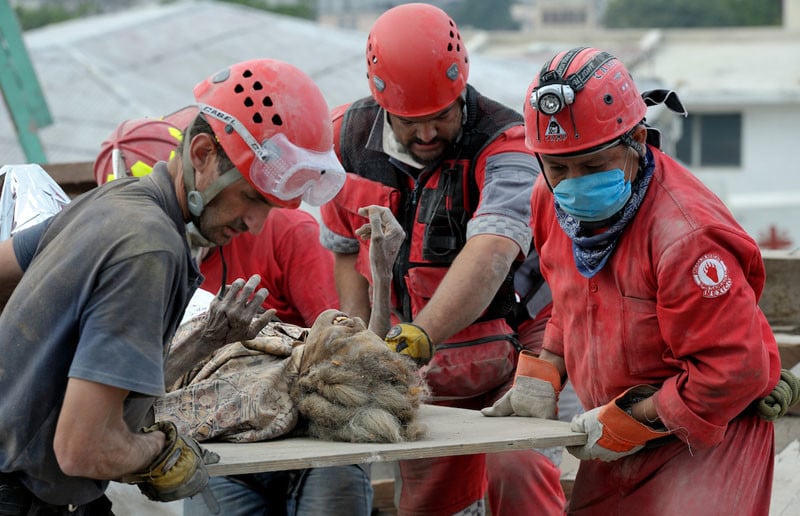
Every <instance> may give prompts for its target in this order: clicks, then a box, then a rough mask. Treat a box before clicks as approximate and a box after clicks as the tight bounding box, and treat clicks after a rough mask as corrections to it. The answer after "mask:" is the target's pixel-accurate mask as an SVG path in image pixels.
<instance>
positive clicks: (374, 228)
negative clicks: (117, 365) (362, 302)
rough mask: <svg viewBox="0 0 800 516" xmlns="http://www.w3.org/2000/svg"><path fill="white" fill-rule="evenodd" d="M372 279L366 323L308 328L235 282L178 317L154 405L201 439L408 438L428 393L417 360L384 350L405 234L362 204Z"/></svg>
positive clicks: (328, 320) (416, 432)
mask: <svg viewBox="0 0 800 516" xmlns="http://www.w3.org/2000/svg"><path fill="white" fill-rule="evenodd" d="M362 214H363V215H365V216H368V217H369V220H370V222H369V224H365V225H364V226H363V227H362V228H360V230H359V236H360V237H361V238H365V239H366V238H369V239H370V265H371V269H372V274H373V277H374V279H375V281H374V289H373V292H372V296H373V310H372V314H371V317H370V323H369V327H367V326H366V325H365V324H364V322H363V321H362V320H361V319H359V318H350V317H348V316H347V314H344V313H342V312H340V311H338V310H327V311H325V312H323V313H322V314H320V315H319V317H318V318H317V320H316V321H315V322H314V324H313V325H312V327H311V328H308V329H306V328H301V327H297V326H294V325H290V324H284V323H281V322H267V321H269V319H271V318H272V315H273V313H274V312H273V311H268V312H266V313H263V314H259V313H258V312H259V309H260V306H261V303H262V302H263V300H264V296H265V295H266V292H260V293H256V294H255V295H254V294H253V291H254V289H255V286H256V285H257V283H258V279H257V278H256V279H255V280H254V279H253V278H251V280H250V281H248V282H247V283H244V282H243V280H237V281H236V282H234V283H233V285H231V287H230V288H228V289H227V292H226V293H225V294H224V295H223V296H222V297H221V298H219V297H218V298H215V299H214V301H212V303H211V304H210V306H209V309H208V311H207V312H203V313H200V314H198V315H196V316H195V317H193V318H191V319H190V320H188V321H187V322H186V323H184V324H183V325H182V326H181V327H180V328H179V329H178V332H177V333H176V334H175V337H174V339H173V342H172V345H171V347H170V355H169V358H168V360H167V369H166V374H167V386H168V391H169V392H168V394H167V395H166V396H164V397H163V398H160V399H159V400H158V401H157V402H156V404H155V416H156V420H159V421H161V420H169V421H172V422H174V423H175V424H176V426H177V427H178V429H179V431H181V432H184V433H186V434H188V435H190V436H192V437H194V438H195V439H196V440H198V441H206V440H222V441H232V442H251V441H262V440H265V439H271V438H275V437H279V436H283V435H286V434H289V433H290V432H291V433H293V434H294V435H297V434H301V435H302V434H304V435H310V436H313V437H318V438H320V439H327V440H338V441H352V442H401V441H410V440H415V439H418V438H419V437H421V435H422V434H423V431H424V429H423V427H422V426H421V425H420V424H418V423H417V422H416V419H415V416H416V412H417V409H418V408H419V405H420V403H421V402H422V401H423V399H424V397H425V396H426V395H427V393H428V390H427V387H426V385H425V383H424V380H423V379H422V378H421V376H420V374H419V372H418V371H417V368H416V365H415V364H414V362H413V361H412V360H411V359H409V358H408V357H405V356H404V355H400V354H398V353H395V352H392V351H390V350H389V349H388V348H387V347H386V345H385V343H384V341H383V339H382V336H383V335H385V334H386V331H387V330H388V328H389V284H390V282H391V270H392V265H393V263H394V260H395V258H396V256H397V252H398V250H399V248H400V245H401V243H402V241H403V238H404V237H405V235H404V232H403V230H402V228H401V227H400V225H399V224H398V223H397V221H396V220H395V219H394V217H393V216H392V214H391V212H390V211H389V210H387V209H385V208H381V207H377V206H373V207H368V208H364V209H362Z"/></svg>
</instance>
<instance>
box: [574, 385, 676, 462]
mask: <svg viewBox="0 0 800 516" xmlns="http://www.w3.org/2000/svg"><path fill="white" fill-rule="evenodd" d="M656 390H657V389H656V388H655V387H652V386H649V385H637V386H636V387H632V388H630V389H628V390H627V391H625V392H624V393H622V394H621V395H620V396H617V397H616V398H614V399H613V400H611V402H610V403H607V404H605V405H603V406H602V407H597V408H594V409H592V410H590V411H589V412H586V413H583V414H580V415H578V416H576V417H575V419H573V420H572V425H571V427H570V430H572V431H573V432H580V433H585V434H588V438H587V441H586V444H585V445H583V446H567V451H569V452H570V453H571V454H572V455H574V456H575V457H577V458H579V459H581V460H594V459H597V460H602V461H603V462H609V461H612V460H617V459H620V458H622V457H625V456H627V455H632V454H634V453H636V452H637V451H639V450H641V449H642V448H643V447H644V445H645V444H647V442H648V441H651V440H653V439H658V438H660V437H665V436H668V435H669V434H671V433H672V432H669V431H666V430H665V431H657V430H653V429H652V428H650V427H649V426H647V425H645V424H644V423H640V422H639V421H637V420H636V419H634V418H633V416H631V415H630V413H629V412H628V411H627V410H626V409H629V408H630V407H631V405H633V404H634V403H636V402H638V401H640V400H642V399H645V398H649V397H650V396H652V395H653V394H654V393H655V392H656Z"/></svg>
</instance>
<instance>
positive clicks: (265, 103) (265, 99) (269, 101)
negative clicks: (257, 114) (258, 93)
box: [261, 97, 272, 107]
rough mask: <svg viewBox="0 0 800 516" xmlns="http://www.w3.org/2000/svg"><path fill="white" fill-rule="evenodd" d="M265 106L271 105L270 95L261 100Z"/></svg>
mask: <svg viewBox="0 0 800 516" xmlns="http://www.w3.org/2000/svg"><path fill="white" fill-rule="evenodd" d="M261 103H262V104H264V105H265V106H266V107H270V106H272V99H271V98H270V97H264V100H262V101H261Z"/></svg>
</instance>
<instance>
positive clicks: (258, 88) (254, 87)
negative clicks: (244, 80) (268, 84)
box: [253, 81, 264, 91]
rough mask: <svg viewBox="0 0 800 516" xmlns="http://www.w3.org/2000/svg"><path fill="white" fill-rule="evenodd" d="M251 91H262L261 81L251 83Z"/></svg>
mask: <svg viewBox="0 0 800 516" xmlns="http://www.w3.org/2000/svg"><path fill="white" fill-rule="evenodd" d="M253 89H254V90H256V91H260V90H263V89H264V85H263V84H261V81H256V82H254V83H253Z"/></svg>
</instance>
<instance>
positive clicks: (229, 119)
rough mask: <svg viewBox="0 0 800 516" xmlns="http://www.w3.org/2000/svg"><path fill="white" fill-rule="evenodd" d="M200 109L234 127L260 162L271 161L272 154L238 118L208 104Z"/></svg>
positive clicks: (200, 106) (200, 105)
mask: <svg viewBox="0 0 800 516" xmlns="http://www.w3.org/2000/svg"><path fill="white" fill-rule="evenodd" d="M198 107H199V108H200V112H201V113H204V114H207V115H209V116H213V117H214V118H216V119H217V120H219V121H221V122H224V123H226V124H228V125H230V126H231V127H233V129H234V130H235V131H236V132H237V133H238V134H239V136H240V137H241V138H242V140H243V141H244V142H245V143H246V144H247V146H248V147H250V150H252V151H253V153H254V154H255V155H256V157H257V158H258V159H259V160H261V161H263V162H265V163H266V162H267V161H269V160H270V158H271V157H272V156H271V154H270V152H269V151H268V150H267V149H265V148H264V146H262V145H261V144H260V143H258V141H256V139H255V138H253V135H252V134H250V131H248V130H247V128H246V127H245V126H244V125H243V124H242V123H241V122H239V120H237V119H236V117H234V116H233V115H229V114H228V113H226V112H224V111H221V110H219V109H217V108H215V107H213V106H209V105H208V104H198Z"/></svg>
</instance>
